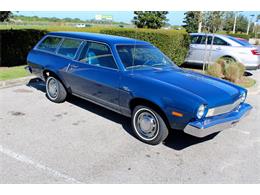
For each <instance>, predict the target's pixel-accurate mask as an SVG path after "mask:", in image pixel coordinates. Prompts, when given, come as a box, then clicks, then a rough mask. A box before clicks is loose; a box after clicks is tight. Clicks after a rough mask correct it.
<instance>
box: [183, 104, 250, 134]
mask: <svg viewBox="0 0 260 195" xmlns="http://www.w3.org/2000/svg"><path fill="white" fill-rule="evenodd" d="M251 109H252V106H251V105H249V104H247V103H243V104H241V105H240V106H239V107H238V109H236V110H233V111H232V112H229V113H225V114H221V115H218V116H213V117H209V118H205V119H203V120H197V121H193V122H190V123H188V125H187V126H186V127H185V128H184V132H185V133H187V134H190V135H193V136H195V137H205V136H207V135H210V134H212V133H215V132H219V131H222V130H224V129H228V128H231V127H232V126H234V125H235V124H236V123H237V122H238V121H239V120H240V119H241V118H242V117H244V116H246V115H247V114H248V113H249V111H250V110H251Z"/></svg>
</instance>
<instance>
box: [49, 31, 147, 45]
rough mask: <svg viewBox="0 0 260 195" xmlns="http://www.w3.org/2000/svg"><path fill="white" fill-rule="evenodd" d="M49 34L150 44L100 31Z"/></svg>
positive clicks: (117, 42)
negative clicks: (100, 32)
mask: <svg viewBox="0 0 260 195" xmlns="http://www.w3.org/2000/svg"><path fill="white" fill-rule="evenodd" d="M47 35H54V36H62V37H68V38H78V39H86V40H93V41H98V42H104V43H107V44H110V45H115V44H146V45H147V44H150V43H148V42H145V41H141V40H137V39H131V38H127V37H120V36H114V35H107V34H99V33H87V32H50V33H48V34H47Z"/></svg>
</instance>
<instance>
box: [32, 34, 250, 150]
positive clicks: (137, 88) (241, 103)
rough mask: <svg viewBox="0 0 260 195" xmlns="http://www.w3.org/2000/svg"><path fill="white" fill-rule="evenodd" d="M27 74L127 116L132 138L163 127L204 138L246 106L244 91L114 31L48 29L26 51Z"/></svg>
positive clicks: (57, 98)
mask: <svg viewBox="0 0 260 195" xmlns="http://www.w3.org/2000/svg"><path fill="white" fill-rule="evenodd" d="M27 61H28V67H27V69H28V70H30V72H31V73H33V74H36V75H38V76H39V77H40V78H41V79H43V80H44V81H45V82H46V93H47V97H48V98H49V99H50V100H51V101H53V102H56V103H60V102H63V101H65V99H66V97H67V95H68V94H73V95H75V96H78V97H81V98H84V99H86V100H88V101H91V102H94V103H96V104H98V105H101V106H103V107H105V108H108V109H110V110H113V111H115V112H118V113H120V114H122V115H125V116H127V117H131V123H132V129H133V132H134V133H135V135H136V136H137V138H139V139H140V140H141V141H143V142H145V143H148V144H153V145H155V144H159V143H161V142H162V141H163V140H165V139H166V137H167V136H168V133H169V131H171V130H172V129H174V130H182V131H184V132H185V133H187V134H190V135H193V136H196V137H205V136H207V135H210V134H212V133H215V132H219V131H221V130H223V129H227V128H229V127H231V126H233V124H235V123H237V122H238V121H239V120H240V119H241V118H242V117H243V116H245V115H246V114H247V113H248V111H249V110H250V109H251V108H252V107H251V106H250V105H249V104H247V103H245V100H246V96H247V91H246V90H245V89H244V88H241V87H239V86H237V85H234V84H232V83H230V82H228V81H224V80H221V79H217V78H213V77H210V76H206V75H202V74H199V73H196V72H193V71H188V70H183V69H181V68H179V67H177V66H176V65H175V64H174V63H173V62H172V61H171V60H170V59H169V58H168V57H167V56H165V55H164V54H163V53H162V52H161V51H160V50H159V49H158V48H156V47H155V46H153V45H152V44H150V43H148V42H145V41H140V40H135V39H130V38H125V37H119V36H111V35H102V34H94V33H79V32H53V33H48V34H47V35H46V36H44V37H43V38H42V39H41V40H40V41H39V43H38V44H37V45H36V46H35V47H34V48H33V49H32V50H31V51H30V53H29V55H28V58H27Z"/></svg>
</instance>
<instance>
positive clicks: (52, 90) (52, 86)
mask: <svg viewBox="0 0 260 195" xmlns="http://www.w3.org/2000/svg"><path fill="white" fill-rule="evenodd" d="M48 92H49V95H50V96H51V97H52V98H56V97H57V95H58V84H57V81H56V80H55V79H50V80H49V83H48Z"/></svg>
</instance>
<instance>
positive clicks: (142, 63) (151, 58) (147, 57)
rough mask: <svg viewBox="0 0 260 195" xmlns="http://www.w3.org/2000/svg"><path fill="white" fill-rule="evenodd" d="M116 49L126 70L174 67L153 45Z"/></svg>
mask: <svg viewBox="0 0 260 195" xmlns="http://www.w3.org/2000/svg"><path fill="white" fill-rule="evenodd" d="M116 48H117V52H118V54H119V56H120V59H121V61H122V63H123V64H124V66H125V68H126V69H132V68H143V67H156V66H176V65H175V64H174V63H173V62H172V61H171V60H170V59H169V58H168V57H166V56H165V55H164V54H163V53H162V52H161V51H160V50H159V49H157V48H156V47H154V46H153V45H118V46H117V47H116Z"/></svg>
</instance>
